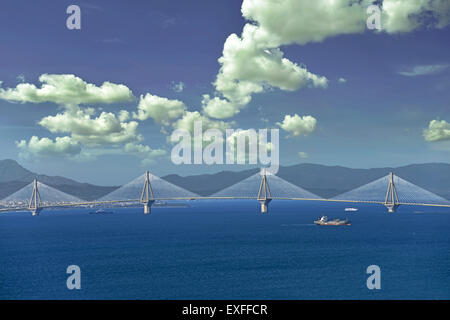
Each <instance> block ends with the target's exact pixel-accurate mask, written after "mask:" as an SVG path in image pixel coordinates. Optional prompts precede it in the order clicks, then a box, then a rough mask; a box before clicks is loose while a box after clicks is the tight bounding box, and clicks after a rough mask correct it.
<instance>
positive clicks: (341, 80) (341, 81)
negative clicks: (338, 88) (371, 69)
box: [338, 78, 347, 84]
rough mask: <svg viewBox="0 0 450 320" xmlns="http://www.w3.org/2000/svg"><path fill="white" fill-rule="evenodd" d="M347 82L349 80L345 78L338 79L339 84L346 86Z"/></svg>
mask: <svg viewBox="0 0 450 320" xmlns="http://www.w3.org/2000/svg"><path fill="white" fill-rule="evenodd" d="M346 82H347V79H345V78H339V79H338V83H341V84H344V83H346Z"/></svg>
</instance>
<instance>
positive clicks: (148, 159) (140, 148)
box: [124, 142, 166, 165]
mask: <svg viewBox="0 0 450 320" xmlns="http://www.w3.org/2000/svg"><path fill="white" fill-rule="evenodd" d="M124 151H125V152H126V153H128V154H130V153H131V154H134V155H136V156H138V157H140V158H141V159H142V160H141V164H142V165H149V164H153V163H154V162H155V158H157V157H162V156H164V155H165V154H166V151H165V150H163V149H152V148H150V147H149V146H144V145H142V144H135V143H131V142H129V143H127V144H126V145H125V147H124Z"/></svg>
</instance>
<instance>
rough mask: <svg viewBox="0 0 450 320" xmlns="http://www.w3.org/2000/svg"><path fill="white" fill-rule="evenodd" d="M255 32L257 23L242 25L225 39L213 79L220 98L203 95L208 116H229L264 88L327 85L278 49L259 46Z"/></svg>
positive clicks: (292, 89) (324, 86) (322, 78)
mask: <svg viewBox="0 0 450 320" xmlns="http://www.w3.org/2000/svg"><path fill="white" fill-rule="evenodd" d="M257 31H258V27H257V26H255V25H253V24H246V25H245V27H244V30H243V32H242V35H241V37H239V36H237V35H236V34H232V35H230V36H229V37H228V38H227V40H226V41H225V44H224V49H223V53H222V57H221V58H219V63H220V64H221V68H220V70H219V73H218V75H217V78H216V81H215V82H214V85H215V87H216V90H217V91H218V92H219V93H220V94H221V95H222V96H223V98H219V97H214V98H211V97H209V96H208V95H205V96H204V99H203V111H204V112H205V114H207V115H208V116H210V117H213V118H218V119H225V118H230V117H232V116H234V115H236V114H237V113H239V111H240V110H241V109H242V108H244V107H245V106H246V105H247V104H248V103H249V102H250V101H251V99H252V94H255V93H261V92H263V91H264V90H265V89H266V88H279V89H281V90H286V91H294V90H298V89H300V88H302V87H305V86H311V87H320V88H326V87H327V84H328V80H327V79H326V78H325V77H320V76H317V75H315V74H313V73H311V72H309V71H308V70H307V69H306V68H305V67H302V66H299V65H298V64H296V63H294V62H292V61H290V60H288V59H287V58H285V57H284V54H283V52H282V51H281V50H280V49H279V48H276V47H275V48H272V47H265V46H261V44H260V43H259V42H258V40H257V39H255V35H256V34H257Z"/></svg>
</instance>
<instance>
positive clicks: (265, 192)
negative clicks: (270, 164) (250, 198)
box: [258, 169, 272, 213]
mask: <svg viewBox="0 0 450 320" xmlns="http://www.w3.org/2000/svg"><path fill="white" fill-rule="evenodd" d="M258 201H259V203H260V204H261V213H268V212H269V202H270V201H272V194H271V193H270V188H269V183H268V182H267V177H266V170H265V169H262V170H261V183H260V185H259V191H258Z"/></svg>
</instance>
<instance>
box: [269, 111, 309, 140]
mask: <svg viewBox="0 0 450 320" xmlns="http://www.w3.org/2000/svg"><path fill="white" fill-rule="evenodd" d="M316 123H317V120H316V119H315V118H314V117H312V116H304V117H300V116H299V115H298V114H294V115H293V116H290V115H286V116H285V117H284V120H283V122H281V123H280V122H277V125H278V126H279V127H280V128H281V129H283V130H285V131H287V132H289V133H290V134H292V135H293V136H300V135H305V136H306V135H308V134H310V133H311V132H313V131H314V130H315V129H316Z"/></svg>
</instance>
